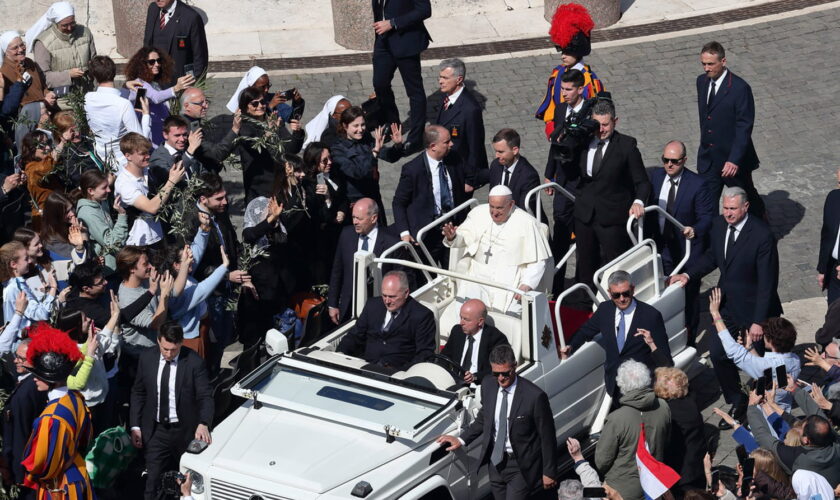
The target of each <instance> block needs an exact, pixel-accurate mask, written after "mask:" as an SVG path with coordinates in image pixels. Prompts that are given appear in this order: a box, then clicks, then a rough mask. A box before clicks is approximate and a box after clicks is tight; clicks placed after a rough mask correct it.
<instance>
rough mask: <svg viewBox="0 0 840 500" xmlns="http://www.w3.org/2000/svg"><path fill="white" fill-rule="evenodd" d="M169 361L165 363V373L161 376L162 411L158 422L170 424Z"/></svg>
mask: <svg viewBox="0 0 840 500" xmlns="http://www.w3.org/2000/svg"><path fill="white" fill-rule="evenodd" d="M171 364H172V363H170V362H169V361H164V362H163V373H161V374H160V391H159V392H160V405H159V406H160V411H159V413H158V422H162V423H169V372H170V368H169V367H170V365H171Z"/></svg>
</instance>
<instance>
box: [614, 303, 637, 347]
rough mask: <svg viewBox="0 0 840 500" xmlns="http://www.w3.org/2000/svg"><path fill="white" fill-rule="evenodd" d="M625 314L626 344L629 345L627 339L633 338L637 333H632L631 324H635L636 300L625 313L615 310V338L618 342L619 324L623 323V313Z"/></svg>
mask: <svg viewBox="0 0 840 500" xmlns="http://www.w3.org/2000/svg"><path fill="white" fill-rule="evenodd" d="M622 312H623V313H624V343H625V344H627V339H628V338H630V337H632V336H633V335H634V333H635V332H632V333H631V332H630V324H631V323H633V315H634V314H636V299H633V300H632V302H630V306H629V307H627V309H625V310H624V311H622V310H621V309H619V308H617V307H616V308H615V337H616V342H617V341H618V323H619V321H621V313H622Z"/></svg>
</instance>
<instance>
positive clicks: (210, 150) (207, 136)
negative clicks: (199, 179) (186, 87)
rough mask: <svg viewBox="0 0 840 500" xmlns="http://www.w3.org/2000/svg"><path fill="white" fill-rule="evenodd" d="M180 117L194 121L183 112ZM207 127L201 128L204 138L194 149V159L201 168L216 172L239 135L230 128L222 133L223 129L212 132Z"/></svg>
mask: <svg viewBox="0 0 840 500" xmlns="http://www.w3.org/2000/svg"><path fill="white" fill-rule="evenodd" d="M181 118H183V119H184V120H187V122H189V123H192V122H194V121H196V118H191V117H189V116H187V115H184V114H182V115H181ZM209 128H210V127H209V126H208V127H205V128H203V129H202V132H203V133H204V138H203V139H202V140H201V145H200V146H199V147H198V149H196V150H195V159H196V160H198V161H199V162H200V163H201V167H202V168H203V169H205V170H209V171H211V172H216V173H217V174H218V173H219V172H221V171H222V169H223V168H224V164H223V162H224V161H225V159H227V157H228V156H230V153H231V152H232V151H233V148H234V144H233V142H234V141H235V140H236V138H237V137H239V134H237V133H236V132H234V131H233V130H230V129H228V131H227V133H223V132H224V131H223V130H220V131H218V132H216V133H213V131H211V130H207V129H209Z"/></svg>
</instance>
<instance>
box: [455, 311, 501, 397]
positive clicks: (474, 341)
mask: <svg viewBox="0 0 840 500" xmlns="http://www.w3.org/2000/svg"><path fill="white" fill-rule="evenodd" d="M486 320H487V306H485V305H484V302H482V301H480V300H478V299H470V300H468V301H466V302H464V305H462V306H461V321H460V323H459V324H457V325H453V326H452V331H451V332H449V338H448V339H447V341H446V346H445V347H444V348H443V349H442V350H441V351H440V354H441V355H442V356H446V357H447V358H449V359H451V360H452V362H453V363H455V364H457V365H458V366H460V367H461V368H462V369H463V370H464V382H466V383H468V384H473V383H475V384H480V383H481V381H482V380H484V377H486V376H487V375H490V361H489V359H490V358H489V355H490V351H492V350H493V349H494V348H495V347H496V346H498V345H510V342H508V339H507V337H505V334H503V333H502V332H500V331H499V330H498V329H497V328H496V327H494V326H491V325H488V324H487V323H486V322H485V321H486Z"/></svg>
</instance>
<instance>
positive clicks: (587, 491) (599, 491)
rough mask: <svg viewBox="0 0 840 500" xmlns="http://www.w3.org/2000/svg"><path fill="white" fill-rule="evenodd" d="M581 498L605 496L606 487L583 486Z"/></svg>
mask: <svg viewBox="0 0 840 500" xmlns="http://www.w3.org/2000/svg"><path fill="white" fill-rule="evenodd" d="M583 498H607V490H606V488H584V489H583Z"/></svg>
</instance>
